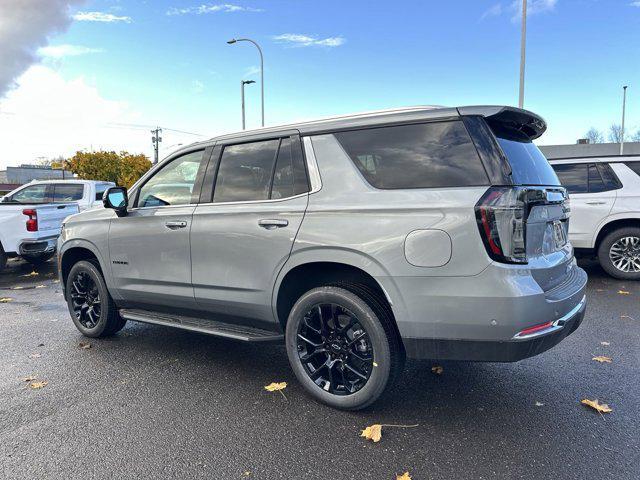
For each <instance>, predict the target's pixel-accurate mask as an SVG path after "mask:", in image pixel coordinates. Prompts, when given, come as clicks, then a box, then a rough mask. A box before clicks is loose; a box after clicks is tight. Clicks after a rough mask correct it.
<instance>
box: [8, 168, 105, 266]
mask: <svg viewBox="0 0 640 480" xmlns="http://www.w3.org/2000/svg"><path fill="white" fill-rule="evenodd" d="M113 185H114V184H113V183H111V182H96V181H91V180H47V181H34V182H31V183H28V184H26V185H23V186H22V187H20V188H17V189H16V190H14V191H12V192H9V193H8V194H7V195H5V196H4V197H2V200H1V201H0V271H2V269H3V268H4V266H5V264H6V261H7V258H10V257H16V256H21V257H22V258H24V259H25V260H27V261H28V262H30V263H33V264H38V263H42V262H45V261H47V260H48V259H49V258H51V257H52V256H53V255H54V253H55V248H56V240H57V238H58V235H60V229H61V226H62V222H63V221H64V219H65V218H67V217H68V216H69V215H73V214H74V213H78V212H80V211H82V210H87V209H89V208H96V207H98V206H102V194H103V193H104V191H105V190H106V189H107V188H109V187H111V186H113Z"/></svg>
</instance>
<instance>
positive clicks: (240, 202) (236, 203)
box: [194, 192, 310, 206]
mask: <svg viewBox="0 0 640 480" xmlns="http://www.w3.org/2000/svg"><path fill="white" fill-rule="evenodd" d="M309 193H310V192H304V193H299V194H298V195H294V196H292V197H285V198H267V199H265V200H240V201H237V202H207V203H198V204H194V205H197V206H201V205H207V206H215V205H247V204H248V205H251V204H255V203H277V202H286V201H287V200H292V199H294V198H300V197H305V196H307V195H309Z"/></svg>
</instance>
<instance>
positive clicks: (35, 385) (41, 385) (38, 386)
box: [29, 381, 49, 390]
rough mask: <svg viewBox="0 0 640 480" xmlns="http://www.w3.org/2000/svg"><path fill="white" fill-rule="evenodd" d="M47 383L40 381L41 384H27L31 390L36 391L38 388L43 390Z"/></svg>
mask: <svg viewBox="0 0 640 480" xmlns="http://www.w3.org/2000/svg"><path fill="white" fill-rule="evenodd" d="M48 383H49V382H47V381H42V382H31V383H30V384H29V387H31V388H32V389H33V390H38V389H40V388H44V387H46V386H47V384H48Z"/></svg>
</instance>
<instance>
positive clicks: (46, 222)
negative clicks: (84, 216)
mask: <svg viewBox="0 0 640 480" xmlns="http://www.w3.org/2000/svg"><path fill="white" fill-rule="evenodd" d="M35 210H36V211H37V215H38V231H39V232H41V233H43V234H51V235H58V234H59V233H60V229H61V228H62V222H63V221H64V219H65V218H67V217H68V216H69V215H73V214H74V213H78V212H79V211H80V208H79V207H78V204H77V203H61V204H54V203H52V204H48V205H39V206H37V207H36V208H35Z"/></svg>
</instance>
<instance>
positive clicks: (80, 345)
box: [78, 342, 91, 350]
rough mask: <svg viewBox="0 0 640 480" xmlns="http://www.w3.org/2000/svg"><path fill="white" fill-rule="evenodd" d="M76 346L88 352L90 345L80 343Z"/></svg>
mask: <svg viewBox="0 0 640 480" xmlns="http://www.w3.org/2000/svg"><path fill="white" fill-rule="evenodd" d="M78 346H79V347H80V348H81V349H83V350H88V349H90V348H91V343H89V342H80V343H79V344H78Z"/></svg>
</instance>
